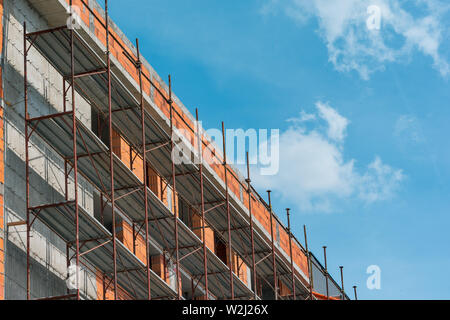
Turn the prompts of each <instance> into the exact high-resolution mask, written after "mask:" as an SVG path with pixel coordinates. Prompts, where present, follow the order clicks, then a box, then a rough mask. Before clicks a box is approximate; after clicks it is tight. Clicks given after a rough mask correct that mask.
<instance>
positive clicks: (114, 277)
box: [105, 0, 118, 300]
mask: <svg viewBox="0 0 450 320" xmlns="http://www.w3.org/2000/svg"><path fill="white" fill-rule="evenodd" d="M105 21H106V23H105V25H106V61H107V62H106V64H107V65H106V68H107V74H108V126H109V171H110V177H111V180H110V182H111V212H112V234H113V281H114V300H117V298H118V295H117V245H116V210H115V199H114V196H115V195H114V154H113V125H112V97H111V56H110V55H111V52H110V51H109V17H108V0H105Z"/></svg>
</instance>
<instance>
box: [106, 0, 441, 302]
mask: <svg viewBox="0 0 450 320" xmlns="http://www.w3.org/2000/svg"><path fill="white" fill-rule="evenodd" d="M370 5H376V6H377V7H379V8H380V12H381V24H380V30H378V31H377V30H375V31H374V30H369V29H368V28H367V26H366V20H367V18H368V14H367V7H368V6H370ZM110 14H111V16H112V18H113V19H114V20H115V22H116V23H117V24H118V25H119V26H120V28H121V29H122V30H123V31H124V32H125V34H126V35H127V36H128V37H129V38H130V39H131V40H132V41H133V40H134V39H135V38H136V37H138V38H139V41H140V45H141V52H143V54H144V56H145V57H146V58H147V60H148V61H149V62H150V63H151V64H152V66H153V67H154V68H155V69H156V71H157V72H158V73H159V74H160V75H161V77H163V78H166V75H167V74H169V73H170V74H172V77H173V87H174V91H175V93H176V94H177V96H178V97H179V98H180V99H181V100H182V101H183V102H184V104H185V105H186V107H187V108H188V109H189V110H191V112H194V111H195V108H196V107H198V108H199V111H200V117H201V119H202V120H203V125H204V126H205V127H206V128H219V126H220V122H221V121H224V122H225V124H226V126H227V127H228V128H243V129H249V128H256V129H259V128H267V129H271V128H276V129H280V132H281V142H280V150H281V151H282V153H281V155H280V157H281V158H280V172H279V174H278V175H277V176H274V177H271V178H270V179H267V177H257V178H256V179H255V185H256V187H257V188H258V190H260V192H261V194H263V195H264V196H265V190H266V188H267V187H270V188H271V189H273V190H274V193H273V197H274V200H273V202H274V208H275V209H276V212H277V213H278V214H279V216H281V217H282V218H283V220H284V217H285V215H284V208H286V207H290V208H292V215H293V218H292V220H293V221H292V224H293V228H294V230H295V234H296V235H297V237H298V238H299V239H303V237H302V227H303V224H306V225H307V226H308V230H309V242H310V247H311V248H312V250H313V251H314V253H315V254H316V256H318V257H319V258H320V259H321V258H322V246H323V245H327V246H328V248H329V249H328V252H329V255H328V260H329V269H330V272H331V273H332V274H333V276H334V277H335V278H336V279H339V275H338V266H339V265H344V266H345V268H344V272H345V283H346V288H347V291H350V290H348V289H350V288H351V286H353V285H355V284H356V285H358V288H359V289H358V294H359V296H360V298H362V299H448V298H450V287H449V283H450V276H449V275H448V273H447V272H445V270H447V269H449V268H450V256H449V254H448V244H449V243H450V241H449V240H450V235H449V232H448V226H449V224H450V216H449V214H448V213H449V209H450V197H448V194H449V191H450V188H449V184H448V183H447V181H448V180H449V178H450V141H449V139H448V138H447V137H448V134H449V132H448V131H449V129H448V127H449V126H448V119H450V108H449V107H450V106H449V101H450V90H449V77H450V69H449V64H448V63H449V61H450V57H449V56H450V54H449V53H450V51H449V48H450V46H449V45H448V43H449V41H448V40H449V28H448V27H449V22H448V21H450V20H449V14H450V8H449V5H448V4H446V3H445V1H438V0H417V1H401V0H373V1H370V0H361V1H360V0H342V1H324V0H307V1H306V0H289V1H288V0H285V1H283V0H247V1H238V0H233V1H211V0H197V1H195V2H192V1H184V0H166V1H156V0H147V1H139V0H130V1H126V2H125V1H118V0H110ZM283 151H286V152H283ZM283 154H285V156H284V155H283ZM370 265H378V266H379V267H380V268H381V290H369V289H368V288H367V287H366V279H367V277H368V275H367V274H366V269H367V267H368V266H370ZM349 293H350V292H349Z"/></svg>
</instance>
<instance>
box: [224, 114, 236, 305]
mask: <svg viewBox="0 0 450 320" xmlns="http://www.w3.org/2000/svg"><path fill="white" fill-rule="evenodd" d="M222 144H223V168H224V174H225V202H226V206H227V224H228V225H227V227H228V230H227V231H228V268H229V269H230V270H229V271H230V298H231V300H234V283H233V264H232V258H233V250H232V243H231V214H230V196H229V194H228V168H227V147H226V136H225V124H224V123H223V122H222Z"/></svg>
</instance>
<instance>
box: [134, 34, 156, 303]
mask: <svg viewBox="0 0 450 320" xmlns="http://www.w3.org/2000/svg"><path fill="white" fill-rule="evenodd" d="M136 51H137V70H138V73H139V97H140V100H139V104H140V107H141V128H142V166H143V173H144V176H143V180H144V181H143V188H144V211H145V212H144V219H145V222H144V223H145V269H146V272H147V298H148V300H151V299H152V293H151V288H150V247H149V241H150V239H149V229H148V193H147V192H148V191H147V187H148V175H147V144H146V137H145V111H144V92H143V88H142V62H141V53H140V51H139V40H138V39H136ZM133 228H134V224H133ZM135 237H136V235H135V233H134V231H133V240H134V247H135V246H136V244H135V243H136V242H135V239H136V238H135Z"/></svg>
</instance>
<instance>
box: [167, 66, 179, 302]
mask: <svg viewBox="0 0 450 320" xmlns="http://www.w3.org/2000/svg"><path fill="white" fill-rule="evenodd" d="M169 106H170V146H171V150H172V156H171V157H170V158H171V161H172V187H173V190H172V208H173V219H174V229H175V230H174V231H175V268H176V271H175V272H176V278H177V286H176V288H177V298H178V300H180V299H181V288H180V286H181V282H180V253H179V248H178V215H177V203H176V190H177V189H176V178H175V162H174V161H175V159H174V154H175V143H174V141H173V139H174V133H175V131H174V125H173V101H172V79H171V77H170V75H169Z"/></svg>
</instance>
